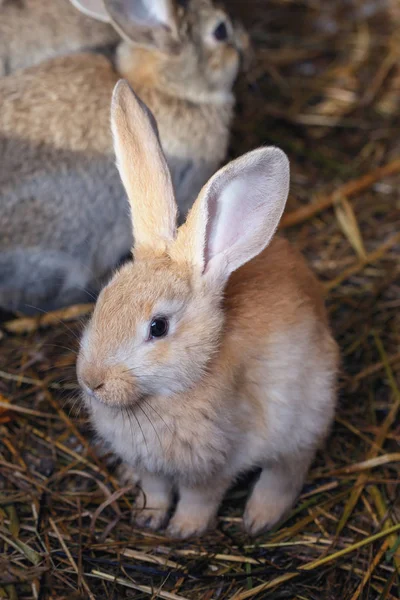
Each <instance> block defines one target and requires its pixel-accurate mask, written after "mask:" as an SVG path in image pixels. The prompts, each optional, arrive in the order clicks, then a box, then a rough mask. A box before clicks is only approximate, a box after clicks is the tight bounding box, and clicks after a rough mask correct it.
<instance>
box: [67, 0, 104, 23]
mask: <svg viewBox="0 0 400 600" xmlns="http://www.w3.org/2000/svg"><path fill="white" fill-rule="evenodd" d="M70 2H71V4H73V5H74V6H75V8H77V9H78V10H80V11H81V12H83V13H84V14H85V15H88V16H89V17H92V18H93V19H97V20H98V21H104V22H105V23H108V22H109V21H110V17H109V15H108V12H107V11H106V9H105V6H104V2H103V0H70Z"/></svg>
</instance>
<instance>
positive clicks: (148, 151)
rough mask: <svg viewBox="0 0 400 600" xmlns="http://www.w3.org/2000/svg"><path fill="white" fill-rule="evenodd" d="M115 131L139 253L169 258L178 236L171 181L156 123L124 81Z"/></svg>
mask: <svg viewBox="0 0 400 600" xmlns="http://www.w3.org/2000/svg"><path fill="white" fill-rule="evenodd" d="M111 126H112V132H113V136H114V148H115V155H116V158H117V166H118V169H119V173H120V175H121V179H122V182H123V184H124V186H125V190H126V192H127V195H128V199H129V203H130V206H131V211H132V219H133V233H134V238H135V248H139V247H144V248H147V249H149V250H152V251H154V252H164V251H165V250H166V248H167V246H168V245H169V244H170V243H171V242H172V240H173V239H174V237H175V233H176V216H177V207H176V202H175V198H174V190H173V186H172V181H171V175H170V172H169V168H168V165H167V162H166V160H165V156H164V153H163V150H162V148H161V144H160V140H159V137H158V131H157V125H156V121H155V119H154V117H153V115H152V114H151V112H150V110H149V109H148V108H147V106H146V105H145V104H144V103H143V102H142V101H141V100H140V99H139V98H138V96H136V94H135V93H134V92H133V91H132V90H131V88H130V87H129V85H128V83H127V82H126V81H124V80H121V81H119V82H118V83H117V85H116V86H115V88H114V94H113V99H112V106H111Z"/></svg>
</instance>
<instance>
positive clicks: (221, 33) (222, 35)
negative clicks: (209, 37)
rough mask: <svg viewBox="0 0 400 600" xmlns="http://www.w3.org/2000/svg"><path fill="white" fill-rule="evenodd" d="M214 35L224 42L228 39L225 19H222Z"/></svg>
mask: <svg viewBox="0 0 400 600" xmlns="http://www.w3.org/2000/svg"><path fill="white" fill-rule="evenodd" d="M214 37H215V39H216V40H218V41H219V42H224V41H225V40H227V39H228V29H227V26H226V23H225V22H224V21H221V23H220V24H219V25H217V27H216V28H215V29H214Z"/></svg>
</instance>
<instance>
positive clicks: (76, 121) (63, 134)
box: [0, 0, 248, 313]
mask: <svg viewBox="0 0 400 600" xmlns="http://www.w3.org/2000/svg"><path fill="white" fill-rule="evenodd" d="M76 2H77V0H76ZM85 2H86V3H87V2H88V0H85ZM79 4H80V5H82V4H84V2H83V0H82V1H81V0H79ZM100 4H101V2H100V0H92V1H91V9H92V11H94V8H95V6H96V5H100ZM180 4H181V2H177V3H175V2H173V0H158V1H157V2H156V1H155V0H151V2H150V3H149V2H146V1H145V0H142V1H138V2H131V0H106V2H105V6H107V7H108V10H109V11H110V14H111V13H112V15H113V16H112V20H113V23H114V25H115V26H116V27H118V29H120V30H121V31H122V32H123V35H124V36H125V37H126V38H129V40H131V41H130V42H128V41H126V40H125V41H121V43H120V45H119V46H118V50H117V58H116V67H117V68H116V69H114V66H113V64H112V63H111V62H110V61H109V60H108V59H107V58H106V57H104V56H101V55H96V54H90V53H80V54H74V55H69V56H66V57H57V58H55V59H52V60H50V61H46V62H44V63H41V64H40V65H38V66H35V67H31V68H30V69H26V70H23V71H20V72H18V73H15V74H13V75H9V76H7V77H4V78H2V79H0V100H1V104H2V111H1V112H0V156H1V162H0V204H1V207H2V209H1V211H0V307H2V308H3V309H7V310H10V311H22V312H25V313H35V312H36V311H37V310H46V311H47V310H54V309H57V308H61V307H62V306H65V305H67V304H72V303H81V302H87V301H88V300H90V298H92V297H96V295H97V293H98V291H99V289H100V288H101V286H102V285H103V284H104V282H105V281H106V280H107V278H108V277H109V274H110V273H111V272H112V270H113V269H114V268H115V267H116V265H118V264H119V263H120V261H124V260H125V258H126V257H129V253H130V249H131V247H132V231H131V225H130V220H129V217H128V212H129V207H128V202H127V199H126V197H125V192H124V189H123V187H122V184H121V182H120V179H119V176H118V173H117V169H116V167H115V164H114V155H113V150H112V139H111V132H110V130H109V105H110V101H111V96H112V91H113V88H114V85H115V84H116V82H117V81H118V79H119V78H120V74H122V75H123V76H124V77H125V78H126V79H128V80H129V81H130V83H131V84H132V86H133V87H135V89H136V90H137V92H138V93H139V95H140V96H141V97H142V98H143V100H144V101H145V102H146V104H148V106H149V107H150V108H151V110H152V111H153V113H154V116H155V118H156V120H157V123H158V127H159V130H160V135H161V139H162V144H163V149H164V152H165V153H166V155H167V159H168V164H169V167H170V169H171V172H172V178H173V184H174V187H175V189H176V194H177V201H178V205H179V208H180V211H181V213H182V216H184V215H185V214H186V212H187V209H188V208H189V206H190V205H191V204H192V202H193V200H194V199H195V197H196V196H197V193H198V192H199V191H200V189H201V187H202V185H203V184H204V183H205V181H207V179H208V178H209V177H210V175H211V174H212V173H213V172H214V171H215V170H216V168H218V166H219V165H220V164H221V163H222V161H223V160H224V157H225V155H226V151H227V145H228V140H229V128H230V123H231V119H232V116H233V108H234V96H233V92H232V86H233V83H234V81H235V79H236V76H237V73H238V69H239V66H240V54H241V52H245V51H246V47H247V42H248V38H247V34H246V33H245V32H244V30H243V29H242V28H241V27H240V25H238V26H235V27H234V26H233V25H232V23H231V21H230V20H229V18H228V16H227V15H226V14H225V13H224V12H223V11H221V10H220V9H217V8H215V7H214V5H213V3H212V2H211V0H192V1H191V2H190V3H188V5H187V7H184V6H180ZM99 10H100V9H99ZM104 10H105V9H104ZM92 14H93V13H92ZM98 17H99V18H105V17H104V15H103V14H101V13H99V14H98ZM110 19H111V17H110ZM118 23H119V24H120V25H118ZM133 40H134V42H135V43H133Z"/></svg>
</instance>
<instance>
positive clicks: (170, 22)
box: [76, 0, 180, 53]
mask: <svg viewBox="0 0 400 600" xmlns="http://www.w3.org/2000/svg"><path fill="white" fill-rule="evenodd" d="M76 1H77V0H76ZM79 1H81V0H79ZM84 1H88V0H84ZM91 1H95V0H91ZM103 1H104V6H105V9H106V11H107V12H108V15H109V17H110V21H111V22H112V24H113V25H114V27H115V29H117V31H118V32H119V33H120V34H121V35H122V36H123V37H124V38H126V39H127V40H128V41H130V42H133V43H135V44H139V45H142V46H148V47H156V48H158V50H161V51H163V52H170V53H174V52H178V51H179V49H180V40H179V35H178V25H177V7H176V6H175V3H174V2H173V1H172V0H103Z"/></svg>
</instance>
